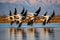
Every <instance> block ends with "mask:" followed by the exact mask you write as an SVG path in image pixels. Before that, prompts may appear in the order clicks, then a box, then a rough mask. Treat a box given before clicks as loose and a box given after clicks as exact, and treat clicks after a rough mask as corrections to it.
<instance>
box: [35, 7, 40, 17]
mask: <svg viewBox="0 0 60 40" xmlns="http://www.w3.org/2000/svg"><path fill="white" fill-rule="evenodd" d="M40 11H41V7H39V9H38V10H37V11H36V12H35V13H36V14H34V16H38V14H39V13H40Z"/></svg>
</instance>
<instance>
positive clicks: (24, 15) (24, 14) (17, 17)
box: [7, 7, 55, 28]
mask: <svg viewBox="0 0 60 40" xmlns="http://www.w3.org/2000/svg"><path fill="white" fill-rule="evenodd" d="M40 11H41V7H39V9H38V10H37V11H36V12H35V13H31V12H28V11H27V10H25V8H23V10H22V11H21V13H20V14H18V13H17V9H16V8H15V11H14V13H12V12H11V10H10V11H9V12H10V13H9V16H8V17H7V18H8V20H11V25H12V24H13V23H16V24H18V27H17V28H19V27H21V25H22V23H23V21H24V20H25V19H29V21H28V22H27V25H31V26H33V23H34V22H35V21H36V20H37V17H38V15H39V13H40ZM54 16H55V11H54V10H53V13H52V15H47V12H46V13H45V14H44V15H42V17H43V18H42V19H41V20H42V21H43V23H42V25H45V24H47V23H49V21H50V20H51V19H52V18H53V17H54Z"/></svg>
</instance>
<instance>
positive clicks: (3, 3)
mask: <svg viewBox="0 0 60 40" xmlns="http://www.w3.org/2000/svg"><path fill="white" fill-rule="evenodd" d="M23 7H24V8H25V9H26V10H28V11H29V12H33V13H34V12H35V11H36V10H37V9H38V8H39V7H41V12H40V15H43V14H44V13H45V12H46V11H47V12H48V14H50V15H51V14H52V12H53V10H55V13H56V15H60V0H0V15H8V14H9V10H11V11H12V13H13V12H14V8H16V9H17V11H18V13H19V14H20V12H21V11H22V9H23Z"/></svg>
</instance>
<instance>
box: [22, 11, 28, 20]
mask: <svg viewBox="0 0 60 40" xmlns="http://www.w3.org/2000/svg"><path fill="white" fill-rule="evenodd" d="M26 16H27V10H26V11H25V13H24V14H23V16H22V20H24V19H25V18H26Z"/></svg>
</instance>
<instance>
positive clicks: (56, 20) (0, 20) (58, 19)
mask: <svg viewBox="0 0 60 40" xmlns="http://www.w3.org/2000/svg"><path fill="white" fill-rule="evenodd" d="M40 19H41V18H40V17H37V20H36V21H35V23H42V22H43V21H41V20H40ZM27 21H28V20H27V19H26V20H24V23H27ZM10 22H11V21H9V20H7V19H5V18H4V17H3V16H0V24H1V23H4V24H5V23H6V24H7V23H10ZM50 23H60V16H58V15H57V16H55V17H54V18H52V19H51V20H50Z"/></svg>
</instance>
